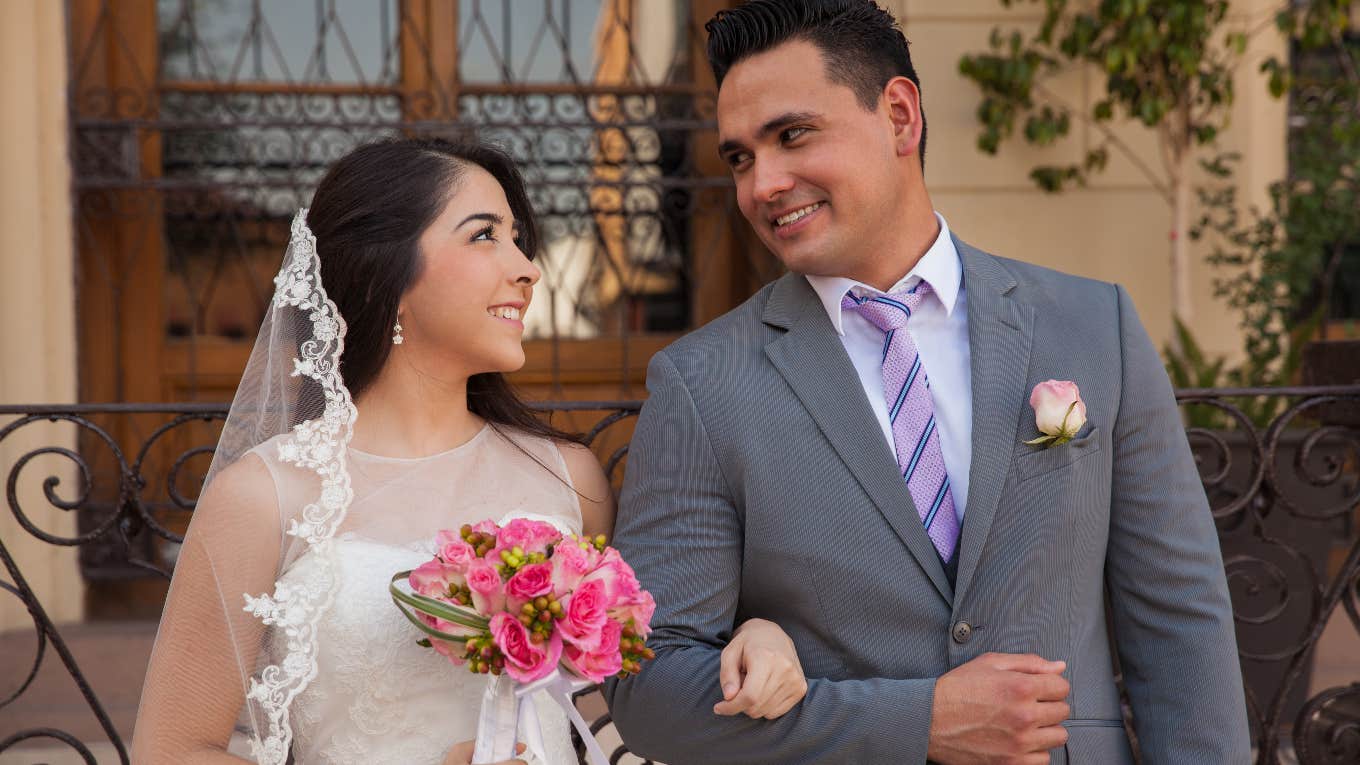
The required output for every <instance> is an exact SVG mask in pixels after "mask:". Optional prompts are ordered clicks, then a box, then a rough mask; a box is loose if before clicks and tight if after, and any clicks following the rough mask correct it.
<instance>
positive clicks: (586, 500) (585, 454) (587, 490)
mask: <svg viewBox="0 0 1360 765" xmlns="http://www.w3.org/2000/svg"><path fill="white" fill-rule="evenodd" d="M561 450H562V459H563V460H564V461H565V462H566V464H567V474H568V475H569V476H570V477H571V483H572V486H574V487H575V488H576V493H577V494H578V495H580V498H581V527H582V533H583V534H584V535H585V536H588V537H593V536H595V535H597V534H604V535H605V536H606V537H610V538H612V537H613V536H614V489H613V488H612V487H611V486H610V485H609V479H607V478H605V475H604V470H603V469H601V468H600V461H599V459H597V458H596V457H595V453H594V452H592V451H590V449H588V448H586V447H584V446H581V445H580V444H562V445H561Z"/></svg>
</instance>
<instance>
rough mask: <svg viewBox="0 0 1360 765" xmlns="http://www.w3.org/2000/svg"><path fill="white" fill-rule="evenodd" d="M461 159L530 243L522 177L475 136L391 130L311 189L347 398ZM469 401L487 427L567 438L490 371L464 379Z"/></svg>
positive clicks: (392, 317)
mask: <svg viewBox="0 0 1360 765" xmlns="http://www.w3.org/2000/svg"><path fill="white" fill-rule="evenodd" d="M470 165H476V166H477V167H480V168H482V169H483V170H485V171H487V172H488V173H490V174H491V176H492V177H493V178H495V179H496V181H497V182H498V183H500V185H501V188H502V189H504V190H505V198H506V201H508V202H509V203H510V210H511V212H512V213H513V214H514V216H515V220H516V221H517V222H518V223H519V224H520V235H519V240H518V242H517V243H518V244H519V247H520V249H521V250H522V251H523V252H524V253H525V254H526V255H528V256H529V257H530V258H532V257H534V254H535V253H536V252H537V251H538V229H537V226H536V224H535V221H534V213H533V208H532V206H531V205H530V203H529V195H528V194H527V193H526V191H525V189H524V179H523V178H522V177H521V176H520V174H519V169H518V168H516V167H515V162H514V160H513V159H511V158H510V157H509V156H508V155H507V154H505V152H503V151H501V150H500V149H497V148H495V147H493V146H490V145H488V144H485V143H480V142H476V141H458V142H454V141H448V140H444V139H441V138H393V139H388V140H382V141H377V142H374V143H369V144H365V145H363V146H360V147H358V148H357V149H355V150H353V151H351V152H350V153H349V154H347V155H345V156H344V157H343V158H342V159H340V161H338V162H336V163H335V164H334V165H332V166H331V168H330V170H329V171H327V173H326V176H325V177H324V178H322V179H321V183H320V184H319V185H318V186H317V188H316V193H315V194H314V195H313V197H312V205H311V208H310V209H309V211H308V213H307V225H308V227H309V228H310V229H311V230H312V234H313V235H315V236H316V241H317V256H318V258H319V259H320V261H321V282H322V284H323V285H324V286H325V288H326V292H327V293H328V294H329V295H330V298H331V300H333V301H335V305H336V307H337V308H338V309H339V310H340V315H341V316H343V317H344V319H345V323H346V324H347V325H348V331H347V333H346V335H345V350H344V353H343V354H342V355H341V357H340V374H341V377H342V378H344V381H345V385H346V387H348V388H349V392H350V395H351V396H352V397H354V398H355V399H358V398H359V396H360V395H361V394H362V393H363V391H364V390H366V389H367V388H368V386H369V385H371V384H372V383H373V380H374V378H376V377H377V375H378V372H379V371H380V370H381V369H382V367H383V364H385V363H387V357H388V355H389V354H390V353H391V351H392V339H391V334H392V326H393V325H394V324H395V323H396V321H397V307H398V305H399V303H400V301H401V296H402V295H403V294H404V293H405V292H406V290H407V288H408V287H410V285H411V282H412V281H414V280H415V278H416V277H417V276H418V275H419V273H420V250H419V246H418V245H419V240H420V235H421V234H422V233H423V232H424V231H425V229H426V228H428V227H429V226H430V224H431V223H432V222H434V220H435V218H437V217H438V216H439V214H440V213H441V212H442V211H443V209H444V206H445V204H447V203H448V200H449V198H450V196H451V195H452V194H453V193H454V192H455V190H456V189H457V187H458V182H459V180H460V179H461V178H462V176H463V175H464V173H466V172H467V169H468V167H469V166H470ZM467 397H468V409H469V410H470V411H471V412H472V413H473V414H475V415H477V416H479V417H481V418H482V419H484V420H486V421H488V422H490V423H493V424H495V425H506V426H510V427H513V428H516V429H519V430H522V431H526V432H528V433H533V434H536V435H540V436H546V437H548V438H555V439H561V440H569V441H575V440H577V439H576V438H575V437H573V436H571V435H570V434H567V433H564V432H562V431H559V430H557V429H556V428H553V427H552V426H550V425H548V424H547V423H546V422H544V421H543V420H542V419H540V418H539V417H537V416H535V414H534V412H533V411H532V410H530V409H529V408H528V407H527V406H526V405H525V404H524V402H523V401H521V400H520V398H519V396H518V395H516V394H515V391H514V389H513V388H512V387H511V386H510V383H509V382H508V381H507V380H506V379H505V376H504V375H502V374H500V373H499V372H490V373H486V374H478V375H473V376H472V377H471V378H469V379H468V391H467Z"/></svg>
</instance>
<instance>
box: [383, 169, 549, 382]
mask: <svg viewBox="0 0 1360 765" xmlns="http://www.w3.org/2000/svg"><path fill="white" fill-rule="evenodd" d="M518 230H519V228H518V222H517V221H516V220H515V217H514V214H513V213H512V212H511V211H510V203H509V202H507V201H506V199H505V191H504V190H503V189H502V188H501V185H500V183H499V182H497V181H496V179H495V178H494V177H492V175H491V174H490V173H488V172H486V171H485V170H483V169H482V168H480V167H477V166H476V165H468V166H467V167H466V169H465V170H464V172H463V176H462V178H461V182H460V184H459V186H458V188H457V189H456V190H455V191H454V193H453V195H452V197H451V198H450V199H449V201H448V204H446V205H445V207H444V211H443V212H442V213H440V215H439V217H438V218H436V219H435V221H434V223H432V224H430V227H429V228H427V229H425V233H423V234H421V237H420V269H419V271H418V272H417V273H418V275H417V276H416V279H415V281H414V282H413V283H412V285H411V287H410V288H409V289H408V290H407V292H406V294H405V295H404V296H403V297H402V301H401V316H400V319H401V326H402V335H403V336H404V337H405V343H404V344H403V345H404V346H405V350H408V351H409V352H411V353H413V354H415V355H416V356H418V357H419V356H423V357H425V358H426V359H427V360H429V361H434V360H436V359H438V360H441V361H443V362H444V363H445V364H447V365H450V366H451V367H453V368H454V369H456V370H457V372H458V373H461V374H467V375H469V376H470V375H474V374H479V373H482V372H512V371H514V370H516V369H519V368H520V367H522V366H524V347H523V345H522V344H521V341H522V339H523V335H524V322H523V317H524V312H525V311H526V310H527V309H528V308H529V301H530V299H531V298H532V297H533V291H534V284H535V283H537V282H538V278H539V276H540V273H539V270H538V268H537V267H536V266H534V264H533V263H531V262H530V261H529V259H528V258H527V257H525V255H524V253H523V252H521V251H520V249H519V246H518V245H517V244H516V241H515V240H516V238H517V237H516V233H517V232H518Z"/></svg>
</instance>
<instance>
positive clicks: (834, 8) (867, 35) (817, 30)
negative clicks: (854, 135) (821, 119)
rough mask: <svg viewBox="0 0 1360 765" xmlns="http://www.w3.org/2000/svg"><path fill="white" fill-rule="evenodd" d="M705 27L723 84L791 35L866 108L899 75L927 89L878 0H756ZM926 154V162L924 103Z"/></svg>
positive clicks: (923, 152) (716, 76)
mask: <svg viewBox="0 0 1360 765" xmlns="http://www.w3.org/2000/svg"><path fill="white" fill-rule="evenodd" d="M704 29H705V30H706V31H707V32H708V63H709V66H711V67H713V79H714V80H715V81H716V82H717V84H718V87H720V88H721V87H722V82H723V78H725V77H726V76H727V73H728V72H729V71H730V70H731V69H732V67H733V66H735V65H736V64H738V63H740V62H741V60H742V59H744V58H746V57H748V56H752V55H755V54H757V53H761V52H763V51H767V50H770V49H771V48H774V47H776V46H779V45H782V44H784V43H786V42H789V41H790V40H805V41H807V42H810V43H812V44H813V45H815V46H817V49H818V50H820V51H821V52H822V62H823V65H824V66H825V67H826V76H827V79H829V80H830V81H832V82H835V83H840V84H841V85H845V86H846V87H848V88H850V89H851V90H852V91H854V93H855V98H856V99H857V100H858V101H859V103H860V106H863V107H864V109H865V110H866V111H873V110H874V109H876V108H878V99H879V97H880V96H882V95H883V88H884V87H885V86H887V84H888V81H889V80H891V79H892V78H894V77H906V78H907V79H908V80H911V82H912V84H913V85H915V86H916V89H917V90H918V91H919V90H920V89H921V80H920V78H919V77H917V76H916V68H915V67H913V66H912V64H911V52H910V51H909V50H908V48H907V38H906V36H904V35H903V34H902V29H901V28H900V27H899V26H898V25H897V20H896V19H894V18H893V17H892V14H890V13H888V12H887V11H885V10H883V9H882V8H880V7H878V4H877V3H875V2H873V0H751V1H750V2H747V3H743V4H742V5H740V6H738V7H736V8H733V9H732V10H724V11H718V12H717V14H715V15H714V16H713V18H712V19H710V20H709V22H708V23H707V24H705V25H704ZM920 154H921V166H922V167H923V168H924V167H925V161H926V126H925V110H924V108H923V109H922V113H921V145H920Z"/></svg>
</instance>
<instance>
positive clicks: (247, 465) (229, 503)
mask: <svg viewBox="0 0 1360 765" xmlns="http://www.w3.org/2000/svg"><path fill="white" fill-rule="evenodd" d="M278 518H279V499H278V492H277V490H276V487H275V483H274V475H273V473H272V471H271V470H270V469H269V467H268V466H267V465H266V464H265V460H264V459H263V458H262V457H261V456H260V455H259V454H258V453H256V452H255V451H254V450H252V451H249V452H247V453H246V454H244V455H242V456H241V458H240V459H238V460H236V461H235V462H233V463H231V464H230V465H228V466H227V467H225V468H222V469H221V470H220V471H218V472H217V474H216V475H214V476H212V477H211V478H210V479H209V480H208V482H207V484H206V485H204V487H203V493H202V495H201V496H200V497H199V499H198V504H197V506H196V507H195V509H194V519H195V521H196V522H200V523H203V524H210V525H212V526H214V527H215V526H218V525H220V524H221V523H227V524H230V525H231V526H233V527H238V528H241V529H243V530H244V529H245V528H250V527H259V526H266V527H268V528H270V529H272V528H273V527H275V526H277V524H278Z"/></svg>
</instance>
